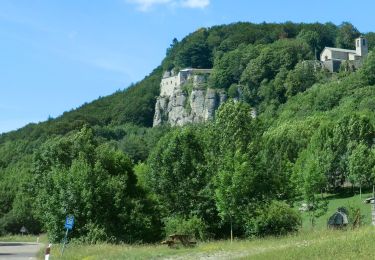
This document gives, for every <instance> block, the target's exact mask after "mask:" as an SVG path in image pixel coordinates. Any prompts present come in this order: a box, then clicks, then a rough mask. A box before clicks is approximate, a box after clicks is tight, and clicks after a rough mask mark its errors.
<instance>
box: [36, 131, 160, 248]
mask: <svg viewBox="0 0 375 260" xmlns="http://www.w3.org/2000/svg"><path fill="white" fill-rule="evenodd" d="M33 179H34V180H33V185H32V188H33V196H34V197H35V203H34V207H35V209H36V211H37V216H38V217H39V219H40V221H41V223H43V225H44V228H45V230H46V231H47V233H48V236H49V238H50V239H51V241H55V242H56V241H59V239H61V238H62V236H63V233H64V230H63V223H64V219H65V216H66V215H68V214H72V215H74V216H75V219H76V224H75V227H74V229H73V232H72V236H73V237H76V238H78V239H81V240H83V241H86V242H90V243H95V242H97V241H109V242H120V241H122V242H127V243H132V242H137V241H145V242H146V241H150V242H151V241H154V240H156V239H157V238H158V237H159V235H160V230H159V228H160V224H159V222H158V216H157V212H155V211H154V208H153V206H152V204H151V203H150V202H149V201H148V200H147V199H146V198H145V196H144V192H142V191H141V190H139V189H138V187H137V186H136V177H135V175H134V173H133V170H132V163H131V161H130V159H129V158H128V157H127V156H126V155H125V154H124V153H122V152H121V151H119V150H116V149H114V148H113V147H111V146H109V145H106V144H100V143H98V142H97V140H96V139H95V138H94V136H93V132H92V130H91V129H90V128H87V127H85V128H83V129H82V130H81V131H79V132H77V133H75V134H71V135H69V136H67V137H56V138H54V139H51V140H50V141H48V142H47V143H45V144H44V145H43V146H42V147H41V149H40V150H39V151H38V152H37V153H36V155H35V160H34V169H33Z"/></svg>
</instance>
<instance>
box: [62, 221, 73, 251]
mask: <svg viewBox="0 0 375 260" xmlns="http://www.w3.org/2000/svg"><path fill="white" fill-rule="evenodd" d="M73 226H74V216H73V215H68V216H66V219H65V225H64V227H65V228H66V233H65V237H64V242H63V247H62V249H61V255H63V254H64V248H65V244H66V242H68V232H69V230H72V229H73Z"/></svg>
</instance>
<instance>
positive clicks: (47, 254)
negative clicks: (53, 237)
mask: <svg viewBox="0 0 375 260" xmlns="http://www.w3.org/2000/svg"><path fill="white" fill-rule="evenodd" d="M51 246H52V244H48V247H47V248H46V254H45V256H44V260H49V255H50V254H51Z"/></svg>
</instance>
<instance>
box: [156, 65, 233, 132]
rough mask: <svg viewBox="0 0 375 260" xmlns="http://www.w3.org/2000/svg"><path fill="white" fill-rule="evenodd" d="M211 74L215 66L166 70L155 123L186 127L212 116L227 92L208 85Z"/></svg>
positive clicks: (157, 102) (157, 101)
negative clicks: (176, 71)
mask: <svg viewBox="0 0 375 260" xmlns="http://www.w3.org/2000/svg"><path fill="white" fill-rule="evenodd" d="M210 73H211V69H193V68H186V69H183V70H180V71H179V72H178V73H175V72H173V71H166V72H165V73H164V75H163V78H162V80H161V83H160V96H159V97H158V98H157V100H156V104H155V115H154V122H153V126H158V125H162V124H169V125H171V126H182V125H186V124H188V123H201V122H205V121H207V120H210V119H212V118H213V117H214V115H215V111H216V110H217V109H218V107H219V106H220V105H221V104H222V103H223V102H225V101H226V99H227V94H226V92H225V91H224V90H222V89H216V88H208V87H207V78H208V76H209V74H210Z"/></svg>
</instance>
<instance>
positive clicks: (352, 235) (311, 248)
mask: <svg viewBox="0 0 375 260" xmlns="http://www.w3.org/2000/svg"><path fill="white" fill-rule="evenodd" d="M374 239H375V228H373V227H371V226H367V227H362V228H360V229H357V230H347V231H337V230H336V231H333V230H318V231H312V232H311V231H310V232H307V231H302V232H301V233H299V234H297V235H291V236H286V237H281V238H275V237H270V238H264V239H254V240H235V241H234V242H233V243H230V241H213V242H204V243H199V244H198V245H197V246H196V247H194V248H168V247H167V246H164V245H140V246H128V245H109V244H99V245H86V246H85V245H69V246H68V247H67V248H66V251H65V253H64V256H61V252H60V249H61V248H60V247H59V246H54V247H53V250H52V256H53V258H54V259H85V260H94V259H374V252H373V240H374ZM41 258H42V256H41Z"/></svg>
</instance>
